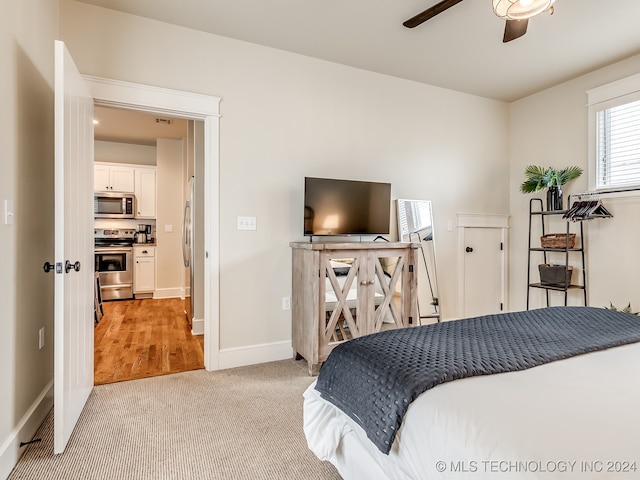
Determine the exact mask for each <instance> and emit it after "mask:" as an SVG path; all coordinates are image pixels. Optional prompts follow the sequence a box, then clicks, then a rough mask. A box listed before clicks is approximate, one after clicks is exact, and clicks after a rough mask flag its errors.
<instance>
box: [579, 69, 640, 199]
mask: <svg viewBox="0 0 640 480" xmlns="http://www.w3.org/2000/svg"><path fill="white" fill-rule="evenodd" d="M587 99H588V100H587V107H588V108H587V128H588V132H587V139H588V140H587V141H588V144H587V158H588V164H587V185H588V189H589V191H590V192H597V191H599V192H606V191H607V190H617V189H619V188H621V189H624V188H625V187H618V188H616V187H610V188H597V186H596V173H597V172H596V170H597V168H596V162H597V159H596V155H597V150H598V149H597V146H598V145H597V143H598V136H597V134H596V130H597V127H598V125H597V115H598V112H600V111H602V110H605V109H607V108H613V107H616V106H618V105H622V104H624V103H631V102H635V101H637V100H638V99H640V73H638V74H636V75H631V76H629V77H626V78H622V79H620V80H616V81H615V82H611V83H607V84H605V85H601V86H599V87H596V88H592V89H590V90H587ZM629 188H635V187H633V186H630V187H629ZM615 195H616V196H619V197H626V196H637V195H638V192H637V191H631V192H621V193H616V194H615Z"/></svg>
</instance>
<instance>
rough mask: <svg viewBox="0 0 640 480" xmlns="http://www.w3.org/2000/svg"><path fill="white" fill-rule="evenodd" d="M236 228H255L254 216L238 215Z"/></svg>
mask: <svg viewBox="0 0 640 480" xmlns="http://www.w3.org/2000/svg"><path fill="white" fill-rule="evenodd" d="M237 225H238V230H256V229H257V227H256V217H238V223H237Z"/></svg>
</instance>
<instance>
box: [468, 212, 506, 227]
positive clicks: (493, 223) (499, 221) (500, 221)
mask: <svg viewBox="0 0 640 480" xmlns="http://www.w3.org/2000/svg"><path fill="white" fill-rule="evenodd" d="M465 227H476V228H509V215H501V214H486V213H459V214H458V228H465Z"/></svg>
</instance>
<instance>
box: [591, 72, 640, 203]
mask: <svg viewBox="0 0 640 480" xmlns="http://www.w3.org/2000/svg"><path fill="white" fill-rule="evenodd" d="M588 95H589V120H590V127H589V137H590V142H589V145H590V155H589V157H590V165H589V186H590V188H591V189H592V190H613V189H630V188H639V189H640V75H635V76H633V77H629V78H627V79H623V80H620V81H618V82H614V83H611V84H608V85H604V86H602V87H598V88H597V89H593V90H590V91H589V92H588Z"/></svg>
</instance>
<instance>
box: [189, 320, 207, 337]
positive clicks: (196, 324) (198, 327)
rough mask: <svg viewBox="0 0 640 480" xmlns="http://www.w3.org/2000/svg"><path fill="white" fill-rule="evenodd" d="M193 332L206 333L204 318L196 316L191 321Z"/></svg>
mask: <svg viewBox="0 0 640 480" xmlns="http://www.w3.org/2000/svg"><path fill="white" fill-rule="evenodd" d="M191 334H192V335H204V318H194V319H193V320H192V321H191Z"/></svg>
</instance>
